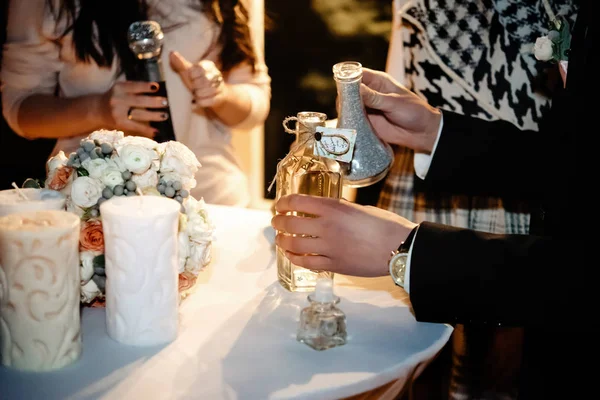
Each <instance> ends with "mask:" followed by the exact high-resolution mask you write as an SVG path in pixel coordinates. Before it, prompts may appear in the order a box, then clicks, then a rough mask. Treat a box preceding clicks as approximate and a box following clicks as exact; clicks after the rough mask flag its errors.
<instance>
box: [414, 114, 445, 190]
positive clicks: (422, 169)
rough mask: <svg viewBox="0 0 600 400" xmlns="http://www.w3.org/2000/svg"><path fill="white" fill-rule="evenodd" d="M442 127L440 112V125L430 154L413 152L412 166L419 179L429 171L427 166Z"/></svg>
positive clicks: (442, 119) (442, 121)
mask: <svg viewBox="0 0 600 400" xmlns="http://www.w3.org/2000/svg"><path fill="white" fill-rule="evenodd" d="M443 127H444V113H442V118H441V119H440V127H439V129H438V134H437V137H436V138H435V143H434V144H433V149H432V150H431V154H425V153H415V159H414V162H413V163H414V166H415V174H417V176H418V177H419V178H421V179H425V177H426V176H427V172H428V171H429V166H430V165H431V159H432V158H433V154H434V153H435V149H436V148H437V145H438V142H439V140H440V136H441V135H442V128H443Z"/></svg>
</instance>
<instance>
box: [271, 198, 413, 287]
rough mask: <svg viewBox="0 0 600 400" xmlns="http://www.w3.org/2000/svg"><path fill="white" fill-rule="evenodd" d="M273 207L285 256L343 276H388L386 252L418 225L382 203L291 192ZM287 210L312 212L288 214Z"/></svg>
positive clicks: (389, 253) (389, 254) (303, 265)
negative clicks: (383, 207) (358, 201)
mask: <svg viewBox="0 0 600 400" xmlns="http://www.w3.org/2000/svg"><path fill="white" fill-rule="evenodd" d="M275 207H276V210H277V213H278V215H276V216H274V217H273V219H272V220H271V225H272V226H273V228H275V229H276V230H277V231H278V234H277V236H276V243H277V245H278V246H279V247H280V248H281V249H283V250H285V252H286V256H287V257H288V258H289V259H290V261H292V262H293V263H294V264H296V265H299V266H301V267H305V268H309V269H313V270H325V271H332V272H338V273H342V274H346V275H355V276H383V275H387V274H388V273H389V269H388V262H389V259H390V256H391V252H392V251H394V250H396V249H397V248H398V246H400V244H401V243H402V242H403V241H404V240H406V237H407V236H408V234H409V233H410V231H411V230H412V228H414V227H415V226H416V225H417V224H415V223H413V222H410V221H409V220H407V219H405V218H402V217H401V216H399V215H397V214H394V213H392V212H389V211H385V210H383V209H381V208H377V207H370V206H361V205H358V204H355V203H350V202H347V201H345V200H337V199H330V198H325V197H314V196H307V195H298V194H292V195H288V196H284V197H282V198H281V199H279V201H278V202H277V204H276V206H275ZM292 212H296V213H302V214H304V215H306V214H310V215H313V216H314V217H300V216H294V215H287V214H288V213H292ZM292 235H297V236H292ZM298 235H299V236H298Z"/></svg>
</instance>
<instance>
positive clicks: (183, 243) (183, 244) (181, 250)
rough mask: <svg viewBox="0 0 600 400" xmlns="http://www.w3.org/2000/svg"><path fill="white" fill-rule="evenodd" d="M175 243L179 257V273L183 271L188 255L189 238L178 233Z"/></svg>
mask: <svg viewBox="0 0 600 400" xmlns="http://www.w3.org/2000/svg"><path fill="white" fill-rule="evenodd" d="M178 239H179V240H178V243H177V254H178V257H179V273H180V274H181V273H182V272H184V271H185V263H186V261H187V259H188V257H189V254H190V238H189V237H188V235H187V233H185V232H179V235H178Z"/></svg>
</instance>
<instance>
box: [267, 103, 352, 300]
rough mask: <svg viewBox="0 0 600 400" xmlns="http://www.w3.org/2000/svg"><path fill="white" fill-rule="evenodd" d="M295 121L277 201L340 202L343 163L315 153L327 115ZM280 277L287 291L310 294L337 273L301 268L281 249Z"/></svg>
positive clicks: (279, 175) (303, 116) (282, 164)
mask: <svg viewBox="0 0 600 400" xmlns="http://www.w3.org/2000/svg"><path fill="white" fill-rule="evenodd" d="M292 119H295V120H296V129H295V134H296V141H295V142H294V144H293V145H292V149H291V150H290V153H289V154H288V155H287V156H286V158H284V159H283V160H282V161H281V162H280V165H279V166H278V171H277V177H276V184H277V193H276V200H278V199H279V198H281V197H282V196H285V195H287V194H292V193H299V194H309V195H312V196H321V197H331V198H335V199H339V198H340V197H341V195H342V183H343V182H342V179H343V178H342V170H341V167H340V164H339V163H338V162H337V161H335V160H332V159H330V158H327V157H322V156H318V155H315V154H314V146H315V139H314V134H315V130H316V128H317V127H318V126H325V121H326V120H327V116H326V115H325V114H323V113H318V112H311V111H303V112H300V113H298V114H297V117H296V118H292ZM284 126H286V125H285V123H284ZM286 130H288V128H287V126H286ZM294 215H296V214H294ZM297 215H301V214H297ZM302 216H309V215H302ZM277 276H278V279H279V283H280V284H281V285H282V286H283V287H284V288H286V289H287V290H289V291H292V292H309V291H313V290H314V289H315V286H316V284H317V279H318V278H321V277H329V278H333V273H331V272H323V271H311V270H308V269H306V268H302V267H299V266H297V265H295V264H293V263H291V262H290V260H288V259H287V257H286V256H285V252H284V251H283V250H281V249H280V248H279V247H277Z"/></svg>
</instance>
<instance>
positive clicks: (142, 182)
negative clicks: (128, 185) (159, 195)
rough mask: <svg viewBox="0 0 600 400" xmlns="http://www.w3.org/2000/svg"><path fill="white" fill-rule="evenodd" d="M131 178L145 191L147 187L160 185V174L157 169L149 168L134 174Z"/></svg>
mask: <svg viewBox="0 0 600 400" xmlns="http://www.w3.org/2000/svg"><path fill="white" fill-rule="evenodd" d="M131 180H132V181H134V182H135V184H136V185H137V187H139V188H140V190H142V191H143V190H145V189H146V188H149V187H156V185H158V174H157V173H156V171H153V170H151V169H149V170H148V171H146V172H144V173H143V174H133V176H132V177H131Z"/></svg>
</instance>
